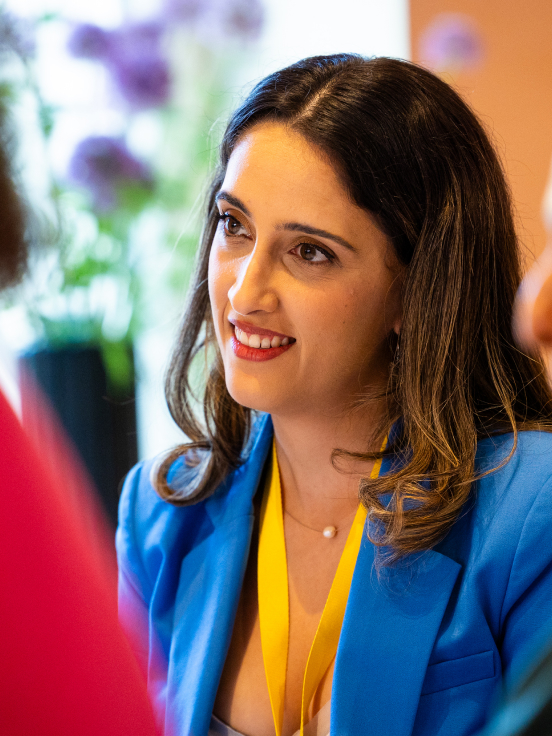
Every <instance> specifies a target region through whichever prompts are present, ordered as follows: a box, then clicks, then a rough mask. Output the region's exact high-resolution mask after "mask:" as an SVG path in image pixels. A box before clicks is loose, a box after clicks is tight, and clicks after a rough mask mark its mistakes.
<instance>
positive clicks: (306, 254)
mask: <svg viewBox="0 0 552 736" xmlns="http://www.w3.org/2000/svg"><path fill="white" fill-rule="evenodd" d="M299 253H300V255H301V258H302V259H303V260H305V261H313V260H314V259H315V258H316V255H317V253H318V249H317V248H316V247H315V246H314V245H311V244H310V243H302V244H301V245H300V246H299Z"/></svg>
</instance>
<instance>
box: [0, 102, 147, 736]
mask: <svg viewBox="0 0 552 736" xmlns="http://www.w3.org/2000/svg"><path fill="white" fill-rule="evenodd" d="M4 128H5V121H4V119H3V115H2V108H1V106H0V223H1V226H0V286H1V287H2V288H4V287H6V286H9V285H12V284H14V283H16V282H17V280H18V279H19V277H20V276H21V274H22V272H23V271H24V268H25V263H26V255H27V237H26V234H25V233H26V217H25V212H24V207H23V205H22V203H21V201H20V199H19V198H18V196H17V193H16V190H15V187H14V184H13V182H12V179H11V173H10V158H9V153H8V146H7V143H6V134H5V132H4ZM28 398H29V397H26V399H27V400H28ZM36 400H37V401H39V399H38V398H36ZM41 411H43V412H44V413H45V416H47V409H46V407H45V406H41ZM47 426H48V428H49V430H50V431H48V432H47V433H46V434H47V436H42V437H40V438H33V437H30V436H28V435H27V434H26V433H25V431H24V430H23V428H22V426H21V424H20V422H19V419H18V418H17V416H16V414H15V413H14V411H13V410H12V407H11V406H10V404H9V403H8V401H7V399H6V398H5V395H4V393H2V392H1V391H0V436H1V438H2V444H1V446H0V469H1V472H0V586H1V590H2V595H1V598H0V630H1V631H2V636H1V637H0V662H1V663H2V675H1V678H0V684H1V687H0V734H2V736H35V735H36V736H126V735H128V736H153V734H155V726H154V719H153V714H152V711H151V706H150V704H149V701H148V699H147V695H146V688H145V684H144V680H143V677H142V673H141V672H140V669H139V667H138V664H137V663H136V660H135V659H134V655H133V654H132V652H131V649H130V646H129V644H128V642H127V640H126V638H125V636H124V635H123V633H122V631H121V629H120V627H119V625H118V621H117V610H116V595H115V575H114V570H113V566H112V562H111V560H110V557H109V553H108V552H107V550H108V549H109V546H107V545H108V542H107V535H106V536H105V540H106V544H105V545H103V544H102V539H103V537H102V534H103V532H102V529H103V525H102V522H103V520H102V519H101V517H100V514H99V512H98V511H97V510H96V508H95V506H94V501H93V500H92V498H91V497H89V495H88V494H87V493H86V491H87V487H86V486H87V480H86V478H85V476H84V474H83V472H82V471H81V470H80V468H79V466H78V464H77V463H76V462H75V461H73V460H72V458H71V456H70V454H69V451H68V450H67V447H66V446H65V440H64V439H63V437H62V435H61V433H60V432H59V431H58V430H57V426H56V422H55V420H54V419H53V418H51V417H50V418H49V423H48V425H47ZM98 535H99V536H98ZM90 540H95V542H94V543H91V541H90Z"/></svg>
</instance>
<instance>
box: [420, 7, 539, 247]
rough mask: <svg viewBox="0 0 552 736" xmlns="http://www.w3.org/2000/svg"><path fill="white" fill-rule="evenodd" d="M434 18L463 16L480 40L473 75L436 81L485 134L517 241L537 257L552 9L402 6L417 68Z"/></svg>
mask: <svg viewBox="0 0 552 736" xmlns="http://www.w3.org/2000/svg"><path fill="white" fill-rule="evenodd" d="M440 13H462V14H466V15H468V16H471V18H472V19H473V20H474V21H475V24H476V25H477V26H478V27H479V30H480V32H481V34H482V36H483V40H484V44H485V55H484V58H483V61H482V62H481V64H480V66H479V67H478V68H477V69H474V70H473V71H469V72H468V71H463V72H458V73H455V74H454V76H451V74H450V73H445V74H443V75H442V76H443V79H445V80H446V81H448V82H452V83H453V84H454V86H455V87H456V89H458V91H459V92H460V93H461V94H462V95H463V96H464V98H465V99H467V101H468V102H469V104H470V105H471V106H472V107H473V108H474V109H475V111H476V112H477V113H478V114H479V116H480V117H481V118H482V120H483V122H484V124H485V125H486V126H487V129H488V130H490V131H491V134H492V135H493V139H494V141H495V145H496V146H497V148H498V150H499V152H500V154H501V155H502V157H503V160H504V162H505V166H506V171H507V174H508V177H509V181H510V185H511V188H512V192H513V196H514V201H515V204H516V207H517V213H518V218H519V228H518V229H519V234H520V236H521V239H522V242H523V243H524V245H525V246H526V247H527V248H528V249H529V251H530V253H534V254H535V255H538V254H539V253H540V252H541V250H542V248H543V247H544V244H545V230H544V226H543V224H542V220H541V201H542V196H543V193H544V189H545V185H546V182H547V180H548V172H549V168H550V159H551V157H552V2H551V1H550V0H456V2H454V0H410V19H411V42H412V54H413V60H414V61H416V62H418V63H422V64H423V63H424V59H423V58H421V55H422V51H421V48H420V45H421V44H420V38H421V35H422V33H423V31H424V30H425V28H426V27H427V26H428V24H429V23H431V21H433V20H434V19H435V16H436V15H437V14H440ZM530 257H531V255H529V258H530Z"/></svg>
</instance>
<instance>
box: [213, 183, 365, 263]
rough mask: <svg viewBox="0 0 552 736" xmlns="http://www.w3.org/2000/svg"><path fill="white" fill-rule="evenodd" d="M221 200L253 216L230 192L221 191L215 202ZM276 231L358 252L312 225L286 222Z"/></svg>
mask: <svg viewBox="0 0 552 736" xmlns="http://www.w3.org/2000/svg"><path fill="white" fill-rule="evenodd" d="M221 199H224V200H225V201H226V202H228V204H231V205H232V206H233V207H237V208H238V209H240V210H241V211H242V212H243V213H244V215H247V217H251V216H252V215H251V212H250V211H249V210H248V209H247V207H246V206H245V205H244V203H243V202H242V201H241V199H239V198H238V197H235V196H234V195H233V194H230V192H226V191H224V190H221V191H220V192H219V193H218V194H217V195H216V196H215V202H217V203H218V202H219V200H221ZM276 229H277V230H287V231H291V232H300V233H305V234H306V235H317V236H318V237H319V238H326V239H327V240H333V241H334V242H335V243H339V245H342V246H343V247H344V248H347V250H350V251H352V252H353V253H356V252H357V249H356V248H355V247H353V246H352V245H351V244H350V243H348V242H347V241H346V240H345V239H344V238H341V237H340V236H339V235H334V234H333V233H330V232H328V231H327V230H321V229H320V228H318V227H312V226H311V225H306V224H304V223H301V222H285V223H284V224H283V225H278V227H277V228H276Z"/></svg>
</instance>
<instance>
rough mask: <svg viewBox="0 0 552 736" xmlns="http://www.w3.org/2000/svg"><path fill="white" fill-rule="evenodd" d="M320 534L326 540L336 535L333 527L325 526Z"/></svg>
mask: <svg viewBox="0 0 552 736" xmlns="http://www.w3.org/2000/svg"><path fill="white" fill-rule="evenodd" d="M322 534H323V535H324V536H325V537H326V539H332V538H333V537H335V535H336V534H337V529H336V528H335V526H327V527H326V528H325V529H324V531H323V532H322Z"/></svg>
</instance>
